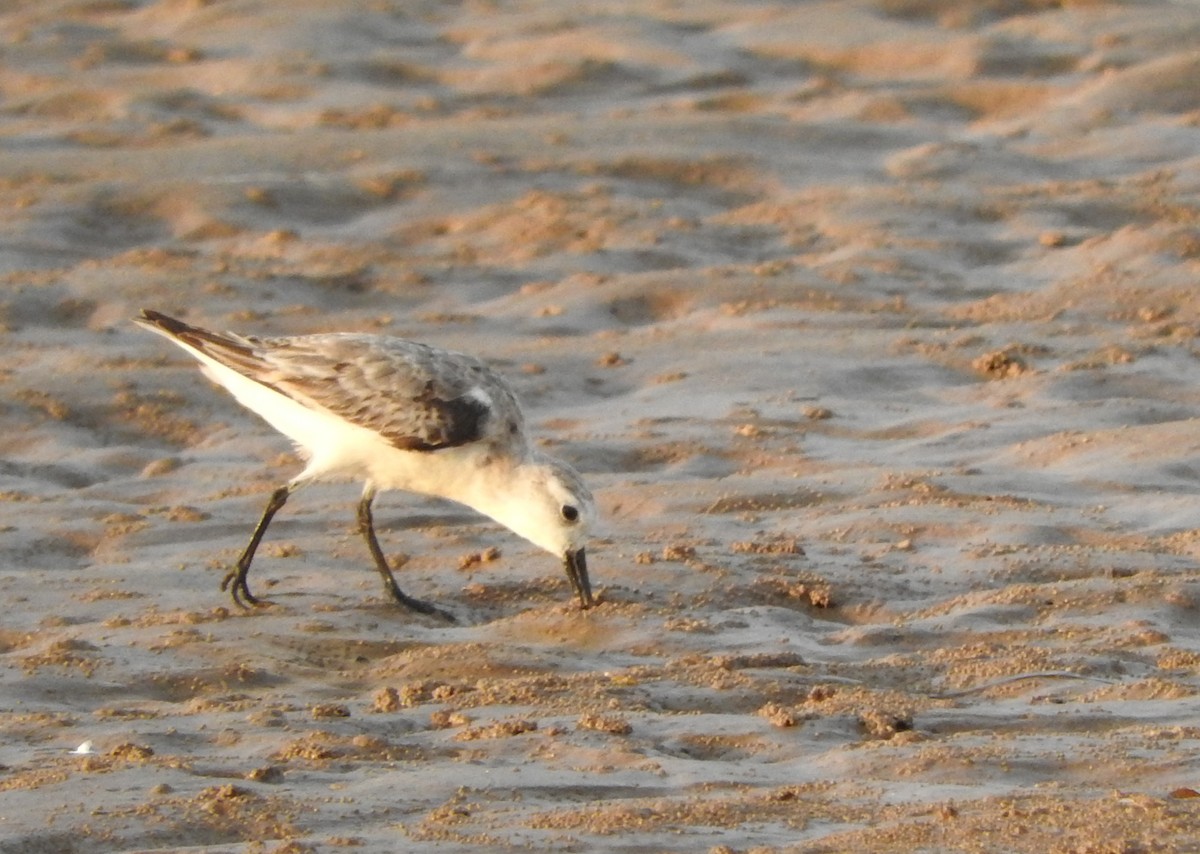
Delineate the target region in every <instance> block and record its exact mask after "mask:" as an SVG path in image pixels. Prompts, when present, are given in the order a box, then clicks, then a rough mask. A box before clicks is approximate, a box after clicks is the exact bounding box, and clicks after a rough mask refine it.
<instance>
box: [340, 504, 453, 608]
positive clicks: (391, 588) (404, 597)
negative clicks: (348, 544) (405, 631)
mask: <svg viewBox="0 0 1200 854" xmlns="http://www.w3.org/2000/svg"><path fill="white" fill-rule="evenodd" d="M374 500H375V489H374V487H372V486H371V485H369V484H368V486H367V488H366V489H364V490H363V496H362V500H361V501H359V502H358V530H359V532H360V533H362V535H363V539H364V540H366V541H367V548H368V549H369V550H370V552H371V557H372V559H373V560H374V561H375V568H376V569H377V570H379V575H380V577H381V578H382V579H383V586H384V588H385V589H386V590H387V592H388V593H390V594H391V596H392V598H393V599H395V600H396V601H397V602H399V603H400V604H401V605H403V606H404V607H405V608H408V609H409V610H411V611H416V612H417V613H419V614H432V615H434V616H437V617H441V618H442V619H444V620H447V621H449V622H451V623H453V622H454V615H453V614H451V613H450V612H448V611H444V610H442V609H441V608H439V607H437V606H436V605H431V604H430V603H428V602H422V601H421V600H420V599H414V598H412V597H411V596H409V595H408V594H406V593H405V592H404V591H402V590H401V589H400V585H398V584H397V583H396V579H395V577H394V576H393V575H392V570H391V568H390V567H389V566H388V564H387V558H385V557H384V555H383V549H381V548H380V547H379V540H378V539H377V538H376V536H375V519H374V517H373V516H372V515H371V502H372V501H374Z"/></svg>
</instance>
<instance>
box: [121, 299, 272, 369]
mask: <svg viewBox="0 0 1200 854" xmlns="http://www.w3.org/2000/svg"><path fill="white" fill-rule="evenodd" d="M133 322H134V323H136V324H137V325H138V326H140V327H142V328H143V329H149V330H150V331H151V332H154V333H156V334H158V335H161V336H162V337H164V338H166V339H167V340H168V341H172V342H174V343H175V344H178V345H179V346H180V347H182V348H183V349H185V350H187V351H188V352H189V353H191V354H192V355H193V356H195V357H196V358H198V359H200V361H202V362H207V361H208V360H210V359H211V360H212V361H215V362H219V363H220V364H222V365H225V366H226V367H229V368H233V369H234V370H235V371H238V372H240V373H242V374H244V375H246V376H248V377H251V378H254V379H258V380H259V381H262V380H261V379H260V377H259V375H260V374H261V372H262V367H263V366H262V361H261V360H260V359H259V358H258V356H257V355H256V354H255V350H256V347H257V344H258V342H257V341H256V340H255V339H253V338H243V337H242V336H240V335H236V334H234V333H232V332H212V331H211V330H208V329H202V328H201V327H199V326H192V325H191V324H190V323H184V322H183V321H182V320H176V319H175V318H173V317H170V316H168V315H165V314H163V313H162V312H160V311H154V310H153V309H149V308H144V309H142V313H141V315H139V316H138V317H135V318H134V319H133Z"/></svg>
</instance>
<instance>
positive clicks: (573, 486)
mask: <svg viewBox="0 0 1200 854" xmlns="http://www.w3.org/2000/svg"><path fill="white" fill-rule="evenodd" d="M135 322H136V323H138V324H139V325H140V326H143V327H145V328H147V329H149V330H151V331H152V332H156V333H158V334H159V335H162V336H163V337H165V338H167V339H168V340H170V341H172V342H173V343H175V344H177V345H178V346H180V347H182V348H183V349H184V350H186V351H187V352H189V353H190V354H191V355H192V356H194V357H195V358H196V359H198V360H199V361H200V363H201V365H202V367H203V370H204V372H205V373H206V374H208V376H209V377H210V378H211V379H213V380H214V381H215V382H217V383H219V384H220V385H222V386H224V387H225V388H226V389H228V390H229V391H230V392H231V393H232V394H233V396H234V397H235V398H236V399H237V400H238V401H239V402H240V403H241V404H242V405H243V406H245V407H246V408H248V409H250V410H252V411H254V412H256V413H258V414H259V415H260V416H262V417H263V418H264V419H265V420H266V421H267V422H268V423H269V424H271V425H272V426H273V427H275V429H277V430H279V431H280V432H281V433H283V434H284V435H286V436H288V437H289V438H290V439H291V440H292V441H293V442H294V443H295V445H296V447H297V449H298V450H299V451H300V453H301V454H302V455H303V456H304V457H305V459H306V461H307V465H306V466H305V468H304V470H303V471H302V472H300V474H298V475H297V476H296V477H294V478H293V479H292V480H290V481H288V483H287V484H285V485H283V486H281V487H280V488H279V489H277V490H276V491H275V492H274V493H272V496H271V500H270V501H269V502H268V504H267V508H266V510H265V511H264V512H263V515H262V518H261V519H260V520H259V523H258V525H257V526H256V527H255V530H254V534H253V536H252V537H251V541H250V544H249V545H248V546H247V547H246V550H245V551H244V552H243V553H242V556H241V558H240V559H239V560H238V563H237V564H236V565H235V567H234V568H233V569H232V570H230V573H229V575H228V576H227V577H226V579H225V582H224V584H223V585H222V587H223V588H224V587H225V586H231V590H232V595H233V598H234V600H235V601H236V602H238V603H239V604H242V603H244V602H249V603H252V604H254V603H257V601H258V600H257V599H256V598H255V597H254V596H253V595H252V594H251V593H250V590H249V588H248V586H247V583H246V576H247V573H248V572H249V568H250V563H251V561H252V560H253V558H254V552H255V550H256V549H257V547H258V544H259V542H260V540H261V538H262V535H263V533H264V532H265V531H266V528H267V526H268V525H269V524H270V521H271V518H272V517H273V516H274V514H275V512H276V511H278V510H279V508H280V507H282V506H283V505H284V503H286V501H287V499H288V497H289V496H290V495H291V493H292V492H294V491H295V490H296V489H297V488H299V487H300V486H302V485H303V484H305V483H307V482H309V481H312V480H317V479H327V478H336V479H357V480H362V481H363V482H364V484H365V485H364V489H363V495H362V499H361V501H360V503H359V525H360V529H361V530H362V533H363V536H364V538H365V539H366V541H367V545H368V548H369V549H370V551H371V554H372V557H373V559H374V561H375V564H376V569H377V570H378V571H379V573H380V575H381V576H382V577H383V580H384V584H385V586H386V587H387V589H388V591H389V592H390V593H391V595H392V596H393V597H394V598H395V599H396V600H397V601H399V602H401V603H402V604H404V605H407V606H408V607H411V608H413V609H415V610H418V611H422V612H425V613H433V612H438V613H444V612H441V611H440V609H437V608H435V607H434V606H431V605H428V604H427V603H424V602H421V601H419V600H415V599H412V598H411V597H409V596H407V595H406V594H404V593H402V592H401V591H400V588H399V587H398V586H397V584H396V582H395V579H394V577H393V576H392V574H391V570H390V569H389V568H388V566H387V563H386V560H385V559H384V558H383V554H382V551H381V550H380V548H379V544H378V540H377V539H376V537H375V531H374V523H373V521H372V517H371V503H372V501H373V500H374V497H375V495H376V494H377V493H378V492H379V491H382V490H389V489H401V490H407V491H411V492H418V493H423V494H427V495H437V496H441V497H443V498H449V499H451V500H455V501H458V502H460V503H463V504H466V505H468V506H470V507H473V508H474V509H476V510H478V511H479V512H481V513H483V514H485V515H487V516H490V517H491V518H493V519H495V520H497V521H498V522H500V523H502V524H504V525H506V526H507V527H509V528H510V529H512V530H513V531H515V532H516V533H517V534H519V535H521V536H523V537H525V538H526V539H528V540H529V541H531V542H533V543H534V544H535V545H538V546H540V547H542V548H544V549H546V550H547V551H550V552H552V553H555V554H556V555H558V556H559V557H561V558H562V559H563V563H564V567H565V568H566V571H567V575H568V578H569V579H570V580H571V583H572V585H573V587H574V589H575V592H576V595H577V596H578V597H579V601H580V603H581V604H582V605H583V607H590V606H591V605H592V604H593V597H592V593H591V588H590V585H589V579H588V574H587V564H586V559H585V551H584V548H585V540H586V536H587V532H588V530H589V528H590V526H591V524H592V523H593V521H594V520H595V516H596V510H595V503H594V501H593V499H592V496H591V493H590V492H589V491H588V490H587V487H586V486H585V485H584V484H583V481H582V479H581V478H580V477H579V475H578V474H577V473H576V472H575V471H574V469H572V468H571V467H570V466H568V465H567V464H566V463H563V462H561V461H558V460H555V459H553V458H550V457H548V456H546V455H544V454H542V453H541V452H540V451H538V450H537V449H536V448H534V447H533V445H532V444H531V443H530V441H529V439H528V436H527V434H526V431H525V418H524V415H523V413H522V411H521V407H520V404H519V403H518V401H517V399H516V396H515V395H514V394H513V391H512V389H511V388H510V387H509V385H508V384H507V383H506V382H505V381H504V379H503V378H502V377H500V376H499V375H498V374H497V373H496V372H495V371H493V370H492V369H491V368H489V367H488V366H487V365H486V364H485V363H484V362H482V361H481V360H479V359H477V358H475V357H473V356H468V355H465V354H462V353H453V352H450V351H446V350H441V349H438V348H435V347H431V346H429V345H427V344H420V343H417V342H414V341H407V340H405V339H401V338H393V337H387V336H381V335H366V334H356V333H328V334H317V335H299V336H290V337H277V338H267V337H263V338H259V337H253V336H243V335H237V334H234V333H229V332H212V331H210V330H207V329H203V328H200V327H197V326H192V325H191V324H188V323H184V322H183V321H180V320H176V319H175V318H172V317H168V316H167V315H165V314H162V313H160V312H156V311H151V310H144V311H143V312H142V314H141V316H140V317H138V318H136V319H135Z"/></svg>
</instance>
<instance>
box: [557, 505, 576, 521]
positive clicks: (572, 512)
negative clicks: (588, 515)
mask: <svg viewBox="0 0 1200 854" xmlns="http://www.w3.org/2000/svg"><path fill="white" fill-rule="evenodd" d="M559 512H560V513H562V517H563V518H564V519H566V520H567V521H568V522H578V521H579V508H578V507H572V506H571V505H570V504H564V505H563V506H562V510H560V511H559Z"/></svg>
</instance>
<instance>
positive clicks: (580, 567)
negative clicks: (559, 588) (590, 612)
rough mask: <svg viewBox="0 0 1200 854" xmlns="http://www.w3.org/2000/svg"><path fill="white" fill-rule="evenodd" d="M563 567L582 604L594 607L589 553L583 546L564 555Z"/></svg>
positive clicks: (586, 606)
mask: <svg viewBox="0 0 1200 854" xmlns="http://www.w3.org/2000/svg"><path fill="white" fill-rule="evenodd" d="M563 569H565V570H566V571H567V578H569V579H571V586H572V587H574V588H575V594H576V595H577V596H578V597H579V604H580V606H582V607H584V608H590V607H592V605H593V604H595V603H594V602H593V600H592V585H591V582H589V581H588V570H587V555H585V554H584V551H583V549H582V548H580V549H577V550H576V551H573V552H567V553H566V554H565V555H563Z"/></svg>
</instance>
